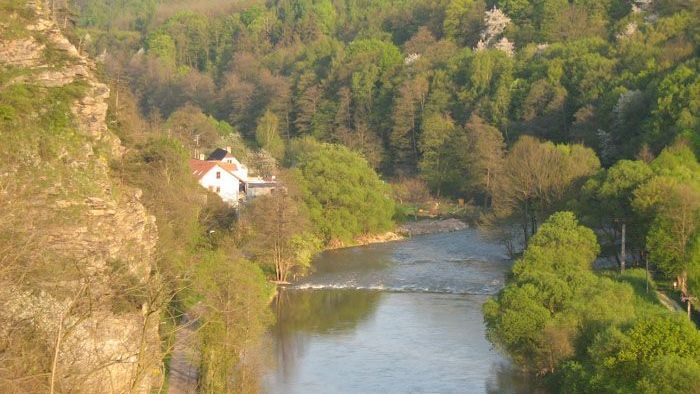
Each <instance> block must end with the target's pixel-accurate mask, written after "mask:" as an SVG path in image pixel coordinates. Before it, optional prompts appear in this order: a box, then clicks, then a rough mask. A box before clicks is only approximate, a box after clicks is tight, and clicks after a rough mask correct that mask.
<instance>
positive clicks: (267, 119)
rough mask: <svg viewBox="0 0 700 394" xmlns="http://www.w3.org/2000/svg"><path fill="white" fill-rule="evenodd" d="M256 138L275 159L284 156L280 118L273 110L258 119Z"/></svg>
mask: <svg viewBox="0 0 700 394" xmlns="http://www.w3.org/2000/svg"><path fill="white" fill-rule="evenodd" d="M255 140H256V142H257V143H258V145H259V146H260V147H261V148H263V149H265V150H266V151H268V152H270V154H271V155H272V157H274V158H275V159H278V160H280V159H282V158H283V157H284V149H285V147H284V141H283V140H282V137H281V136H280V132H279V119H278V118H277V116H275V114H274V113H272V112H271V111H269V110H268V111H266V112H265V114H264V115H263V116H262V118H260V120H258V127H257V128H256V129H255Z"/></svg>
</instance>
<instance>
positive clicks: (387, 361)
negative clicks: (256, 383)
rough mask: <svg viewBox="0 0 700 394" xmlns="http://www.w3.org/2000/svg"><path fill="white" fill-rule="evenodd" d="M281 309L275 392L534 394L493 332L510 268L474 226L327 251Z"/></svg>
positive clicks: (270, 377) (270, 385)
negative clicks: (489, 335)
mask: <svg viewBox="0 0 700 394" xmlns="http://www.w3.org/2000/svg"><path fill="white" fill-rule="evenodd" d="M315 267H316V271H315V273H314V274H313V275H311V276H310V277H308V278H306V279H304V280H303V281H301V282H299V283H296V284H294V285H293V286H292V287H291V288H288V289H283V290H282V291H280V294H279V296H278V298H277V300H276V302H275V304H274V305H273V307H274V308H275V311H276V314H277V318H278V320H277V324H276V325H275V327H274V328H273V329H272V330H271V337H272V340H273V343H274V351H275V358H276V361H277V362H276V369H274V370H272V371H270V372H269V373H268V374H267V375H266V376H265V378H264V384H263V387H264V389H265V391H267V392H269V393H406V392H413V393H487V392H488V393H509V392H511V393H516V392H528V391H529V390H527V387H526V386H525V385H524V383H523V381H522V379H521V378H520V376H519V375H518V374H517V373H515V372H514V371H513V370H512V367H511V366H510V364H509V363H508V361H507V360H506V359H505V358H503V357H502V356H501V355H499V354H498V353H497V352H495V351H493V350H492V349H491V347H490V345H489V343H488V342H487V341H486V339H485V338H484V325H483V319H482V316H481V305H482V304H483V302H484V301H485V300H486V298H487V297H488V295H490V294H493V293H495V292H496V291H497V290H498V289H499V288H500V286H502V284H503V279H504V273H505V271H506V270H507V268H508V262H507V261H506V260H505V256H504V254H503V251H502V250H501V248H500V247H498V245H494V244H492V243H489V242H487V241H485V240H483V239H481V238H480V237H479V236H478V234H477V233H476V232H475V231H464V232H459V233H452V234H442V235H434V236H427V237H417V238H414V239H411V240H408V241H402V242H395V243H389V244H382V245H373V246H368V247H362V248H354V249H346V250H339V251H332V252H327V253H324V254H323V255H321V256H320V257H319V258H318V259H317V261H316V262H315Z"/></svg>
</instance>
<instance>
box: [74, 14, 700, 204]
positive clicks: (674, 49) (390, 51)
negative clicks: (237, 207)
mask: <svg viewBox="0 0 700 394" xmlns="http://www.w3.org/2000/svg"><path fill="white" fill-rule="evenodd" d="M77 3H78V4H77V5H76V7H77V8H76V9H75V10H76V12H78V15H79V17H78V19H77V22H78V24H79V25H80V26H81V29H80V30H78V32H79V34H80V35H81V37H82V38H85V36H86V35H89V40H85V41H86V46H89V47H90V48H91V50H92V51H93V52H94V53H95V54H96V55H99V54H101V53H103V51H106V63H107V65H108V68H109V69H110V71H111V76H112V78H113V79H114V81H115V83H116V82H117V81H119V83H128V84H129V85H130V86H131V87H132V88H133V89H134V90H135V91H136V92H138V95H139V100H140V105H141V107H142V110H143V111H144V112H145V113H147V114H150V115H154V116H155V115H156V114H157V116H160V117H162V118H163V119H167V118H169V117H170V115H171V114H173V113H174V112H176V111H177V110H178V109H179V108H181V107H182V106H183V105H185V104H186V103H192V104H194V105H197V106H198V107H199V108H201V109H202V111H203V112H205V113H206V114H209V115H211V116H214V117H216V118H217V119H219V120H223V121H226V122H228V123H230V124H231V125H233V126H234V127H235V128H236V129H237V130H238V131H239V132H241V133H242V134H243V135H244V136H246V137H247V138H249V139H250V140H253V139H255V129H256V126H257V125H258V124H259V123H260V122H261V121H265V122H270V121H273V120H274V121H275V122H276V124H277V127H276V131H277V133H278V134H279V135H280V137H281V138H282V139H284V140H289V139H291V138H294V137H298V136H306V135H311V136H314V137H316V138H317V139H319V140H323V141H332V142H338V143H342V144H344V145H347V146H348V147H350V148H351V149H353V150H356V151H358V152H361V153H362V154H363V155H364V156H365V157H366V158H367V159H368V160H369V161H370V163H372V165H374V166H375V167H376V168H378V169H380V170H381V171H382V172H383V173H384V174H389V175H393V174H399V173H408V174H412V173H420V174H422V175H423V176H425V177H426V178H427V179H428V181H429V182H431V184H432V185H433V187H434V188H436V189H437V188H440V187H442V189H444V190H443V192H445V193H449V194H451V195H465V194H468V193H470V192H473V187H472V185H470V182H467V177H464V176H461V174H470V173H471V171H468V170H469V169H470V166H472V165H475V163H472V162H470V160H468V158H469V157H471V156H473V155H472V154H470V153H472V152H470V148H471V149H484V147H470V146H468V145H469V144H461V143H457V141H459V140H460V138H465V134H466V133H467V131H468V129H469V127H465V126H466V125H467V124H468V123H469V122H470V119H472V118H473V117H476V116H478V117H479V118H481V120H482V122H479V123H477V124H478V125H480V127H477V129H481V128H485V127H487V126H489V125H490V126H494V127H496V128H498V130H500V132H501V134H502V135H503V139H504V140H505V142H506V144H508V145H512V144H513V143H514V142H515V141H517V139H518V137H519V136H521V135H525V134H527V135H532V136H535V137H538V138H542V139H547V140H551V141H553V142H556V143H583V144H585V145H586V146H588V147H591V148H592V149H594V150H595V151H596V153H597V154H598V156H599V157H600V159H601V161H602V162H603V164H606V165H609V164H612V163H613V162H615V161H616V160H619V159H623V158H624V159H633V158H635V157H637V156H638V155H639V154H640V153H641V152H646V153H645V154H657V153H659V152H660V150H661V149H662V148H663V147H664V146H666V145H667V144H669V143H670V142H672V141H674V139H675V138H676V137H677V136H680V135H683V136H686V137H689V138H690V139H691V140H692V141H693V144H694V146H695V147H696V150H697V147H698V142H697V137H696V133H697V131H698V124H697V115H698V114H697V111H698V109H697V105H698V104H697V100H698V98H697V90H698V87H697V86H698V63H697V59H696V54H697V40H698V34H700V32H699V30H698V24H697V3H696V2H693V1H655V2H652V1H636V2H635V1H623V0H620V1H617V0H606V1H573V2H569V1H559V0H548V1H541V2H529V1H505V0H501V1H489V2H484V1H480V0H474V1H470V0H454V1H410V0H406V1H336V2H332V1H330V0H325V1H311V0H309V1H301V0H299V1H297V0H295V1H275V2H269V3H263V2H241V3H234V4H233V5H231V6H224V5H223V4H224V3H223V2H196V3H197V6H196V7H195V6H193V7H192V8H191V9H188V10H187V11H177V12H176V13H174V14H172V15H169V13H168V12H166V10H168V9H170V8H174V9H182V8H187V7H183V6H182V4H179V3H177V2H168V1H164V2H154V1H130V2H129V1H127V2H126V4H125V5H119V6H114V5H108V4H109V2H104V3H101V2H99V1H90V2H85V3H84V4H80V2H79V1H78V2H77ZM170 3H173V5H171V4H170ZM193 4H194V3H193ZM205 4H209V5H210V7H207V6H205ZM178 6H179V7H180V8H178ZM115 15H117V16H118V17H115ZM142 48H143V51H140V52H139V50H140V49H142ZM266 113H267V114H268V116H267V117H264V118H263V115H265V114H266ZM494 143H497V142H490V143H489V144H487V145H491V144H494ZM436 152H437V153H440V155H438V156H439V157H440V158H441V159H442V160H447V162H448V163H449V166H447V167H449V168H441V165H442V163H438V162H437V158H436ZM465 156H466V157H465ZM451 170H452V171H451ZM460 170H462V171H460ZM456 174H460V175H456Z"/></svg>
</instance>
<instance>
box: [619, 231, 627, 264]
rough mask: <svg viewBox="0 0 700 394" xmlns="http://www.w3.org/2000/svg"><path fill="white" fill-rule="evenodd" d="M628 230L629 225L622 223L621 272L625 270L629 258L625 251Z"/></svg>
mask: <svg viewBox="0 0 700 394" xmlns="http://www.w3.org/2000/svg"><path fill="white" fill-rule="evenodd" d="M626 231H627V225H626V224H625V223H624V222H623V223H622V242H621V244H622V245H621V247H620V272H625V261H626V260H627V255H626V252H625V235H626V234H625V233H626Z"/></svg>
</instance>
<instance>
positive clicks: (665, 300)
mask: <svg viewBox="0 0 700 394" xmlns="http://www.w3.org/2000/svg"><path fill="white" fill-rule="evenodd" d="M656 294H657V296H658V297H659V301H660V302H661V303H662V304H663V305H664V306H665V307H666V308H668V310H670V311H675V312H685V310H684V309H683V308H681V306H680V305H678V303H677V302H676V301H674V300H672V299H671V298H669V297H668V296H667V295H666V293H663V292H661V291H658V290H657V291H656Z"/></svg>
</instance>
